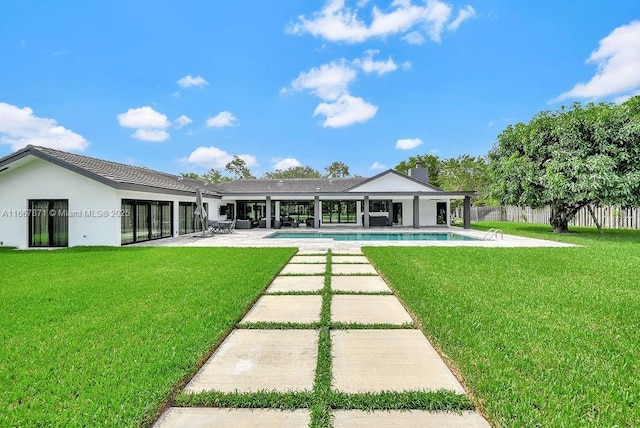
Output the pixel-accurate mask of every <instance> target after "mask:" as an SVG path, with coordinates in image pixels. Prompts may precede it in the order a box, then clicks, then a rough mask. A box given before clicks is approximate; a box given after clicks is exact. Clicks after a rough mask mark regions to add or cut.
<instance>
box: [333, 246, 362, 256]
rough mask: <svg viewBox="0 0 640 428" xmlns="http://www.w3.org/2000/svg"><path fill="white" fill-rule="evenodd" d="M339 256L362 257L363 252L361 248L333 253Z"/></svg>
mask: <svg viewBox="0 0 640 428" xmlns="http://www.w3.org/2000/svg"><path fill="white" fill-rule="evenodd" d="M333 254H334V255H337V256H361V255H362V251H361V250H360V249H359V248H351V249H340V250H337V251H334V252H333Z"/></svg>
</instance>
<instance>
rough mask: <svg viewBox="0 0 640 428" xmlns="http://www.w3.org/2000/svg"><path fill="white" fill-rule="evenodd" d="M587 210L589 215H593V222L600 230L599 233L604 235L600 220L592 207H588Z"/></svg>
mask: <svg viewBox="0 0 640 428" xmlns="http://www.w3.org/2000/svg"><path fill="white" fill-rule="evenodd" d="M587 209H588V210H589V214H591V218H593V222H594V223H595V224H596V227H597V228H598V233H602V224H600V223H599V222H598V218H597V217H596V213H595V212H594V211H593V208H592V207H591V205H587Z"/></svg>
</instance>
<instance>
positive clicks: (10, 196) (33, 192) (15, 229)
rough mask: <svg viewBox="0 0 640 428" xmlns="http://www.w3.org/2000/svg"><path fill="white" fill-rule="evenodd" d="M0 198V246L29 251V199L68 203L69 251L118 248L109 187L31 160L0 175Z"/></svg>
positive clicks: (114, 198) (117, 220) (116, 219)
mask: <svg viewBox="0 0 640 428" xmlns="http://www.w3.org/2000/svg"><path fill="white" fill-rule="evenodd" d="M0 195H1V196H0V242H2V245H5V246H13V247H18V248H21V249H24V248H29V219H28V218H27V217H25V216H24V215H25V213H26V210H27V209H28V208H29V200H30V199H67V200H68V201H69V212H70V214H71V215H70V216H69V246H70V247H72V246H78V245H107V246H112V245H120V235H119V230H120V218H119V217H118V216H117V214H118V212H119V210H120V200H119V199H118V198H117V196H116V191H115V189H113V188H111V187H109V186H106V185H104V184H101V183H98V182H97V181H94V180H91V179H89V178H86V177H84V176H82V175H80V174H76V173H74V172H71V171H69V170H67V169H65V168H61V167H59V166H56V165H54V164H51V163H49V162H46V161H44V160H41V159H34V160H33V161H31V162H28V163H26V164H24V165H23V166H21V167H20V168H16V169H13V170H9V171H8V172H6V173H5V174H3V177H2V181H0ZM105 213H106V215H103V214H105ZM20 214H22V216H21V215H20ZM98 215H100V216H98Z"/></svg>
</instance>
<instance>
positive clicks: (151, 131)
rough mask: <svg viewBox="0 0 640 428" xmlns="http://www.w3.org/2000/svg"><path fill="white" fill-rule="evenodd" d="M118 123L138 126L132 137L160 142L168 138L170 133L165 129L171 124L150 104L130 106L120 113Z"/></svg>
mask: <svg viewBox="0 0 640 428" xmlns="http://www.w3.org/2000/svg"><path fill="white" fill-rule="evenodd" d="M117 117H118V123H119V124H120V126H122V127H123V128H137V130H136V132H134V133H133V134H132V137H133V138H135V139H138V140H143V141H151V142H160V141H165V140H167V139H168V138H169V137H170V135H169V133H168V132H167V131H165V129H167V128H168V127H169V126H170V125H171V124H170V123H169V120H168V119H167V116H165V115H164V114H162V113H159V112H157V111H155V110H154V109H152V108H151V107H149V106H144V107H139V108H130V109H129V110H127V112H126V113H120V114H119V115H118V116H117Z"/></svg>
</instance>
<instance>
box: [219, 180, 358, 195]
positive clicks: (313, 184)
mask: <svg viewBox="0 0 640 428" xmlns="http://www.w3.org/2000/svg"><path fill="white" fill-rule="evenodd" d="M365 180H366V178H362V177H359V178H353V177H352V178H288V179H282V180H278V179H257V180H256V179H253V180H234V181H229V182H227V183H221V184H219V185H218V187H219V188H220V190H221V191H222V193H225V194H257V193H336V192H343V191H345V190H346V189H348V188H350V187H353V186H355V185H357V184H359V183H362V182H363V181H365Z"/></svg>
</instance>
